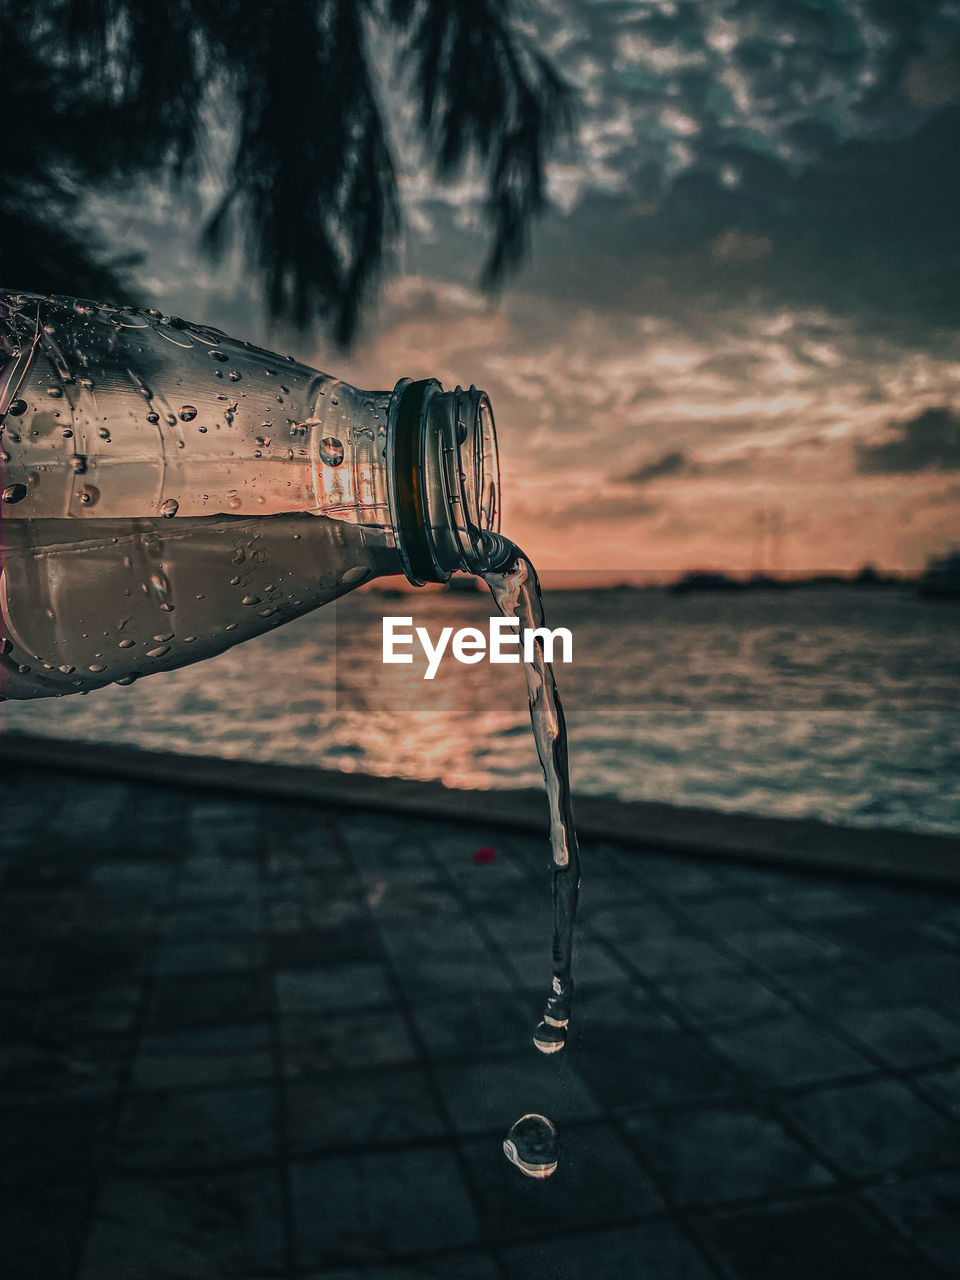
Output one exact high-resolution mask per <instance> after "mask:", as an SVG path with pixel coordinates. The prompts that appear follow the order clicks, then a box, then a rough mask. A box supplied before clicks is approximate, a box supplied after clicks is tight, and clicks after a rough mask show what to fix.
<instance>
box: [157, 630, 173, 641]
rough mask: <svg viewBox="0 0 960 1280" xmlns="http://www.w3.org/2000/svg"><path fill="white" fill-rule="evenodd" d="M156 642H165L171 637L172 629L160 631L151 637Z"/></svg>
mask: <svg viewBox="0 0 960 1280" xmlns="http://www.w3.org/2000/svg"><path fill="white" fill-rule="evenodd" d="M153 638H154V640H156V642H157V644H166V643H167V641H168V640H172V639H173V632H172V631H161V632H160V634H159V635H158V636H154V637H153Z"/></svg>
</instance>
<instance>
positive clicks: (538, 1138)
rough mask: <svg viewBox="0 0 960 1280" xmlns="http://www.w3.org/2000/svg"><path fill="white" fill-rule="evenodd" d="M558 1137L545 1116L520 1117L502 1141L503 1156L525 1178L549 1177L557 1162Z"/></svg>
mask: <svg viewBox="0 0 960 1280" xmlns="http://www.w3.org/2000/svg"><path fill="white" fill-rule="evenodd" d="M559 1152H560V1138H559V1136H558V1134H557V1131H556V1129H555V1128H554V1127H553V1125H552V1124H551V1123H550V1121H549V1120H548V1119H547V1117H546V1116H540V1115H535V1114H533V1113H531V1114H529V1115H525V1116H521V1117H520V1119H519V1120H517V1121H516V1123H515V1124H513V1125H512V1126H511V1129H510V1132H509V1133H508V1134H507V1136H506V1137H505V1138H504V1140H503V1154H504V1155H505V1156H506V1157H507V1159H508V1160H509V1161H510V1162H511V1164H515V1165H516V1166H517V1168H518V1169H519V1170H520V1172H521V1173H525V1174H526V1175H527V1177H528V1178H549V1177H550V1175H551V1174H552V1173H554V1172H555V1171H556V1168H557V1164H558V1162H559Z"/></svg>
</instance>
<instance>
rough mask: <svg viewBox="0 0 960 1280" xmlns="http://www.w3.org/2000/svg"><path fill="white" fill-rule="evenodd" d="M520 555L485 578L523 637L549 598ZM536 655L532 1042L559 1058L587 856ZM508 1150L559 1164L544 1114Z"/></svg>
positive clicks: (510, 1140) (543, 1165)
mask: <svg viewBox="0 0 960 1280" xmlns="http://www.w3.org/2000/svg"><path fill="white" fill-rule="evenodd" d="M511 545H513V544H511ZM513 551H514V553H515V554H514V558H513V559H512V562H510V563H509V564H508V565H507V566H506V567H505V568H504V569H501V570H499V571H497V572H490V571H488V572H486V573H485V574H484V575H483V577H484V580H485V582H486V584H487V586H488V587H489V589H490V592H491V594H492V596H493V599H494V601H495V603H496V605H497V608H498V609H499V610H500V612H501V614H503V616H504V617H508V618H518V619H519V620H520V634H521V636H523V634H524V633H525V632H527V631H535V629H536V628H539V627H543V626H544V614H543V597H542V594H541V591H540V582H539V579H538V578H537V572H536V570H535V569H534V567H533V564H532V563H531V561H530V560H529V558H528V557H527V556H525V555H524V553H523V552H522V551H521V550H520V548H519V547H516V546H513ZM533 656H534V661H533V662H532V663H526V662H525V663H523V670H524V674H525V676H526V681H527V697H528V699H529V702H530V722H531V724H532V726H533V736H534V739H535V741H536V744H537V754H538V755H539V757H540V764H541V766H542V767H543V775H544V779H545V781H546V784H547V801H548V804H549V810H550V850H551V855H552V860H551V875H552V892H553V977H552V979H551V983H550V991H549V994H548V995H547V999H546V1003H545V1005H544V1010H543V1017H542V1019H541V1021H540V1022H539V1024H538V1026H537V1028H536V1030H535V1031H534V1034H533V1043H534V1045H535V1046H536V1047H537V1049H539V1050H540V1052H541V1053H544V1054H555V1053H558V1052H559V1051H560V1050H561V1049H562V1048H563V1047H564V1045H565V1044H566V1040H567V1031H568V1027H569V1023H570V1006H571V1001H572V999H573V976H572V965H573V927H574V922H575V919H576V912H577V899H578V897H579V893H580V853H579V849H578V846H577V833H576V831H575V829H574V825H573V806H572V802H571V798H570V773H569V767H568V762H567V730H566V724H565V722H564V718H563V707H562V706H561V704H560V696H559V694H558V692H557V682H556V680H555V679H554V675H553V668H552V666H551V665H550V663H548V662H547V661H546V658H545V657H544V651H543V643H542V640H541V638H540V637H539V636H536V635H535V637H534V646H533ZM544 1126H546V1128H544ZM518 1131H519V1137H518ZM551 1134H552V1147H551V1151H552V1156H551V1157H550V1158H549V1159H542V1160H541V1159H539V1158H534V1157H533V1156H530V1155H529V1153H528V1154H527V1155H524V1154H523V1152H524V1150H525V1147H524V1142H526V1141H529V1142H531V1143H532V1144H533V1146H534V1148H536V1149H537V1150H539V1148H538V1147H537V1144H538V1143H543V1142H546V1143H547V1145H548V1146H549V1145H550V1142H549V1140H550V1135H551ZM504 1152H505V1153H506V1155H507V1158H508V1159H509V1160H511V1161H512V1162H513V1163H514V1164H515V1165H516V1166H517V1168H518V1169H520V1170H521V1171H522V1172H523V1173H526V1174H527V1175H528V1176H530V1177H534V1178H546V1177H549V1175H550V1174H551V1173H553V1171H554V1170H555V1169H556V1167H557V1158H556V1130H555V1129H554V1128H553V1125H552V1124H551V1123H550V1121H549V1120H547V1119H546V1118H545V1117H543V1116H538V1115H527V1116H523V1117H521V1119H520V1120H518V1121H517V1122H516V1124H515V1125H514V1126H513V1128H512V1129H511V1130H510V1133H509V1134H508V1135H507V1138H506V1140H505V1141H504Z"/></svg>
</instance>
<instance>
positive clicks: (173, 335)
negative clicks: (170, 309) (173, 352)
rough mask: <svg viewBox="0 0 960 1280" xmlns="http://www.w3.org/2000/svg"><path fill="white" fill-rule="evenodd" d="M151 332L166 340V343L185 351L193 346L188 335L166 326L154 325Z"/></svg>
mask: <svg viewBox="0 0 960 1280" xmlns="http://www.w3.org/2000/svg"><path fill="white" fill-rule="evenodd" d="M153 332H154V333H155V334H157V335H158V336H159V337H161V338H166V340H167V341H168V342H172V343H173V345H174V346H175V347H182V348H183V349H184V350H185V351H189V349H190V348H191V347H192V346H193V339H192V338H191V337H190V335H189V334H186V333H184V332H183V330H182V329H174V328H173V327H172V326H171V325H168V324H155V325H154V326H153Z"/></svg>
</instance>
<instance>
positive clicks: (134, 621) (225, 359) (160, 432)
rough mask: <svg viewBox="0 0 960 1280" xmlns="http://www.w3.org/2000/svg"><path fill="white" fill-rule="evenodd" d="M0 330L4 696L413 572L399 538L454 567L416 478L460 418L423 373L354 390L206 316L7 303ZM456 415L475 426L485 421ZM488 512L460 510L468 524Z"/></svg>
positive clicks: (229, 632)
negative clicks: (194, 319) (204, 320)
mask: <svg viewBox="0 0 960 1280" xmlns="http://www.w3.org/2000/svg"><path fill="white" fill-rule="evenodd" d="M0 329H2V331H3V336H4V361H3V371H2V382H0V412H2V413H3V453H2V467H3V474H2V478H0V488H2V496H3V502H2V503H0V516H2V536H0V551H2V557H3V570H2V579H0V614H2V641H0V647H2V649H3V654H2V666H3V693H4V696H6V697H8V698H10V697H14V698H22V697H37V696H50V695H57V694H63V693H70V692H76V691H80V690H89V689H92V688H96V687H99V686H101V685H104V684H108V683H114V682H119V683H132V681H133V680H134V679H136V678H138V677H139V676H142V675H145V674H149V673H151V672H153V671H158V670H164V669H169V668H172V667H176V666H182V665H184V664H186V663H188V662H194V661H198V660H200V659H202V658H205V657H209V656H211V655H212V654H215V653H218V652H221V651H222V650H223V649H225V648H228V647H229V646H230V645H232V644H235V643H238V642H239V641H241V640H244V639H249V638H250V637H252V636H254V635H257V634H261V633H262V632H264V631H266V630H269V629H271V628H272V627H275V626H277V625H279V624H280V623H282V622H284V621H287V620H289V619H290V618H293V617H297V616H299V615H301V614H303V613H305V612H307V611H308V610H310V609H314V608H316V607H318V606H319V605H322V604H324V603H326V602H327V601H328V600H331V599H333V598H334V597H336V596H339V595H342V594H344V592H346V591H349V590H351V589H352V588H353V587H355V586H358V585H359V584H360V583H361V582H364V581H367V580H369V579H370V578H373V577H376V576H380V575H383V574H391V573H401V572H405V573H406V574H407V576H408V577H410V578H411V580H413V581H421V580H424V579H423V578H422V577H421V578H417V577H416V576H415V574H414V573H413V572H412V571H411V557H410V554H409V552H408V546H407V544H410V545H411V546H413V544H414V543H416V541H417V538H418V537H420V536H421V534H422V537H423V539H424V540H425V545H426V546H427V549H428V552H429V554H428V556H427V564H428V567H427V570H426V576H427V577H428V578H437V579H438V580H442V579H443V577H444V576H449V573H450V572H452V571H453V570H454V569H456V568H460V567H467V565H466V561H465V559H464V556H463V555H462V554H461V553H460V551H459V550H458V548H457V547H456V546H455V544H456V542H457V534H458V530H457V529H456V528H453V529H451V527H450V526H451V520H453V521H454V522H455V520H456V518H457V517H456V513H455V511H454V515H453V516H451V508H454V504H453V503H450V502H447V501H446V497H447V496H449V495H447V493H446V491H445V490H444V488H443V484H444V477H443V476H440V475H439V474H434V475H433V476H432V479H431V471H433V472H437V469H438V467H439V468H442V467H443V466H445V465H446V463H445V458H446V455H447V453H448V452H449V448H448V446H449V441H450V440H452V439H456V437H457V435H458V434H459V432H458V426H462V424H459V423H458V421H456V420H455V421H454V422H453V426H452V428H450V429H448V430H446V431H444V430H443V429H442V423H441V421H440V420H441V419H446V418H450V417H451V415H453V417H454V419H455V418H456V415H457V414H458V413H459V412H460V410H459V409H458V408H457V405H459V404H460V402H459V401H456V397H455V396H454V393H442V392H440V391H439V387H438V384H430V388H429V389H428V391H425V392H423V393H418V394H417V396H416V397H414V396H413V394H412V390H411V384H409V383H408V382H402V383H400V384H398V386H397V387H396V388H395V389H394V390H393V391H392V392H367V391H361V390H359V389H357V388H354V387H351V386H350V385H348V384H346V383H344V382H342V381H341V380H339V379H337V378H333V377H330V376H329V375H326V374H322V373H318V372H317V371H316V370H313V369H310V368H308V367H307V366H305V365H302V364H298V363H297V362H296V361H294V360H291V359H289V358H285V357H279V356H275V355H273V354H272V353H269V352H265V351H262V350H260V349H258V348H255V347H251V346H249V345H248V344H245V343H242V342H237V341H235V340H233V339H230V338H228V337H227V336H226V335H224V334H221V333H219V332H218V331H216V330H212V329H209V328H206V327H204V326H198V325H190V324H187V323H185V322H183V321H181V320H178V319H176V318H172V317H165V316H162V315H161V314H160V313H158V312H152V311H128V310H123V311H118V310H117V309H115V308H110V307H101V306H98V305H96V304H91V303H85V302H79V301H76V300H71V299H61V298H56V299H45V298H38V297H35V296H33V295H12V296H11V295H7V296H6V297H5V298H4V315H3V321H2V325H0ZM413 385H414V386H424V387H426V385H427V384H413ZM459 394H460V395H461V396H462V395H466V394H468V393H459ZM470 394H472V395H474V396H476V397H479V396H480V393H475V392H472V393H470ZM450 397H453V399H450ZM414 398H415V399H416V400H417V406H419V410H417V406H414V410H415V412H414V415H413V416H414V417H416V419H417V420H416V422H415V423H414V422H413V419H412V418H411V413H410V410H411V405H412V404H413V399H414ZM455 401H456V403H455ZM478 403H485V398H482V397H481V400H480V401H479V402H478ZM461 408H462V405H461ZM475 418H476V430H479V431H484V432H485V431H489V435H490V437H491V438H492V437H493V426H492V418H490V416H489V412H488V411H487V412H486V417H485V419H484V420H481V419H482V418H483V415H482V414H480V413H479V412H477V413H476V414H475ZM406 419H410V424H409V428H410V430H409V431H407V428H406V427H404V425H403V424H404V422H405V420H406ZM410 432H412V435H411V434H410ZM434 437H436V438H434ZM411 440H413V452H414V455H415V456H412V457H409V458H408V454H410V448H411V443H410V442H411ZM445 441H446V443H445ZM460 447H461V446H460V445H458V446H457V453H458V457H457V459H456V464H457V466H458V467H459V468H460V475H461V476H463V475H464V474H465V473H464V471H463V463H464V460H463V459H462V458H460V457H459V451H460ZM492 457H493V465H494V467H495V453H494V454H493V455H492ZM398 459H399V464H398ZM469 462H472V463H473V464H474V469H475V470H476V469H477V464H476V459H475V458H473V456H472V454H471V457H470V459H469V460H468V465H469ZM481 463H482V459H481ZM480 470H481V471H482V470H483V467H482V466H480ZM398 471H399V472H400V473H402V474H398ZM486 471H487V473H489V471H490V465H489V463H488V464H487V466H486ZM411 476H412V481H411ZM478 477H479V478H478V480H477V483H479V484H480V485H481V486H482V485H483V484H484V483H488V484H493V481H491V480H490V477H489V475H488V476H487V479H486V481H484V479H483V477H482V476H480V475H479V472H478ZM411 484H412V488H411ZM474 487H475V486H474ZM494 491H495V486H494ZM470 501H472V500H471V499H468V503H467V505H470ZM494 520H495V514H494V506H490V507H489V508H488V511H487V514H486V515H484V514H483V513H481V512H480V510H479V507H478V508H477V510H476V511H475V513H474V515H473V517H472V518H471V521H470V522H469V523H470V525H471V527H472V528H475V529H477V530H479V531H480V532H481V533H482V532H483V530H484V529H488V530H489V529H492V528H493V522H494ZM418 522H419V523H420V524H422V525H423V528H422V529H420V528H418ZM428 526H429V527H428ZM404 530H406V534H404ZM478 545H479V544H478ZM458 557H459V558H458ZM420 559H421V561H422V560H423V557H422V555H421V557H420Z"/></svg>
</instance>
